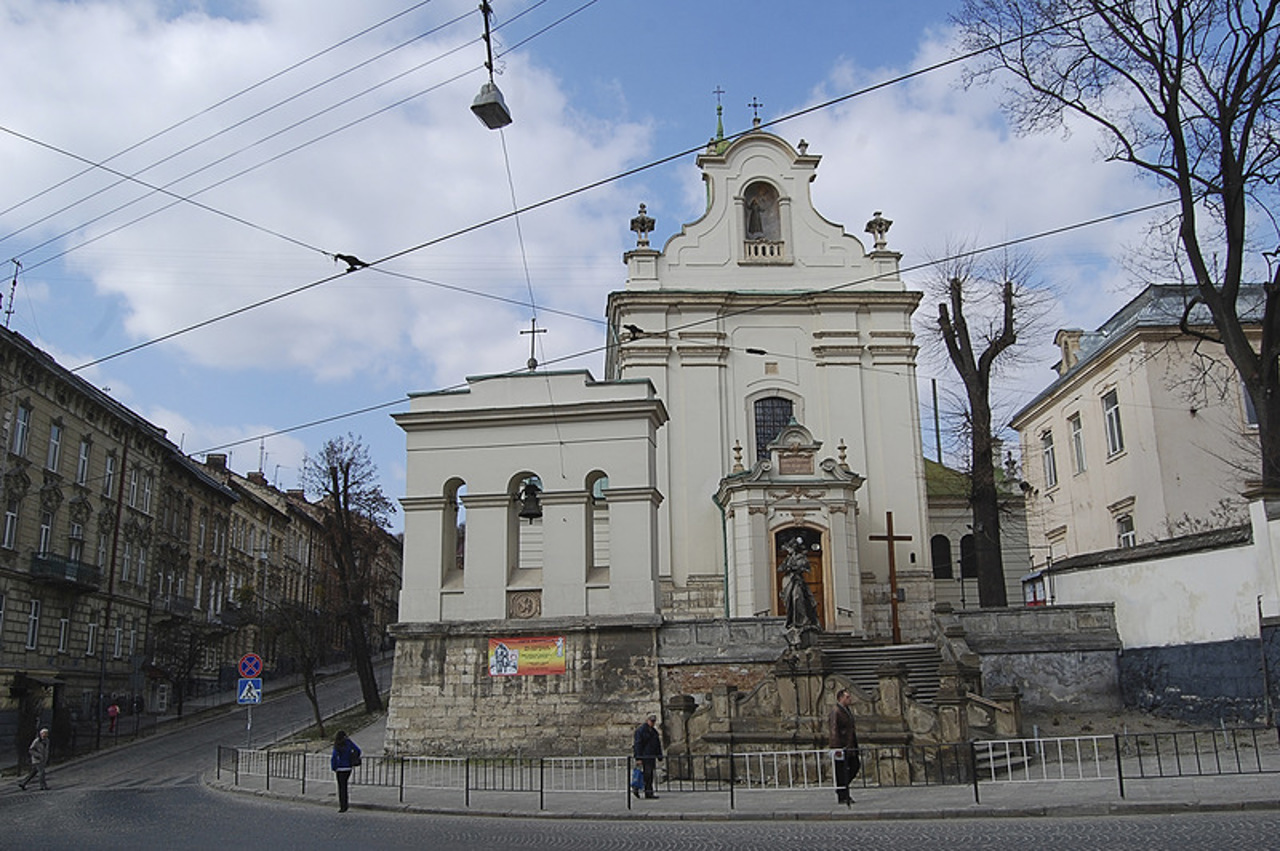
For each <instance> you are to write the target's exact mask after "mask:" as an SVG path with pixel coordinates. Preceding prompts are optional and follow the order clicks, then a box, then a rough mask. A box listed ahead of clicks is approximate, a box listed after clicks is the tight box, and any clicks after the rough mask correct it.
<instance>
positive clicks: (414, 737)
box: [387, 617, 786, 756]
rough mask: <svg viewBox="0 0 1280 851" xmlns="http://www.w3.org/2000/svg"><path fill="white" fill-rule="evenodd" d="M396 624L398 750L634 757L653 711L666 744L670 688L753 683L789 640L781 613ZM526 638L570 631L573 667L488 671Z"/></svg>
mask: <svg viewBox="0 0 1280 851" xmlns="http://www.w3.org/2000/svg"><path fill="white" fill-rule="evenodd" d="M394 633H395V635H396V659H395V671H394V673H393V675H392V686H391V705H390V708H389V710H388V715H387V752H388V753H390V754H394V755H420V754H425V755H431V756H437V755H444V754H448V755H461V756H514V755H517V754H520V755H525V756H539V755H541V756H562V755H577V754H587V755H593V756H594V755H605V754H626V753H629V752H630V748H631V736H632V733H633V731H634V730H635V728H636V726H637V725H638V724H639V723H640V722H641V720H642V719H643V718H644V717H645V716H646V715H648V714H649V713H650V712H656V713H658V714H659V717H660V718H661V719H662V723H661V724H660V729H661V730H662V732H663V734H664V736H665V737H668V742H669V737H670V735H671V731H672V730H673V729H675V727H674V725H673V724H672V719H671V718H670V717H669V715H670V712H669V711H668V710H667V709H666V705H665V703H666V698H667V697H669V696H672V695H691V696H693V697H694V699H695V701H696V702H697V703H698V704H702V703H704V702H705V701H707V700H709V699H710V696H711V694H712V693H713V692H715V691H716V690H717V689H718V688H724V687H728V688H731V689H733V690H735V691H742V692H746V691H750V690H751V689H753V688H756V687H757V686H758V685H759V684H760V683H762V682H763V681H765V680H766V679H767V678H768V677H769V676H770V671H771V666H772V665H773V664H774V663H775V662H776V661H777V659H778V658H779V656H780V655H781V654H782V653H783V652H784V651H785V649H786V640H785V638H784V636H783V619H781V618H742V619H735V620H724V619H719V620H700V621H688V620H683V621H671V622H666V623H663V622H662V620H661V619H660V618H658V617H648V618H646V617H635V618H614V619H603V618H594V619H580V618H565V619H541V620H538V621H486V622H477V623H452V624H400V625H397V626H396V627H395V628H394ZM520 636H525V637H535V636H536V637H545V636H557V637H563V638H564V639H565V673H564V674H556V675H539V676H519V677H495V676H490V675H489V670H488V646H489V639H490V638H502V637H508V638H515V637H520Z"/></svg>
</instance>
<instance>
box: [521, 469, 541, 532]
mask: <svg viewBox="0 0 1280 851" xmlns="http://www.w3.org/2000/svg"><path fill="white" fill-rule="evenodd" d="M541 492H542V489H541V488H539V487H538V485H537V484H536V483H535V482H534V481H533V480H532V479H530V480H529V481H527V482H525V483H524V486H523V487H521V488H520V517H522V518H527V519H528V520H529V522H530V523H532V522H533V521H534V520H536V519H538V518H539V517H541V516H542V503H541V502H540V501H539V500H538V494H539V493H541Z"/></svg>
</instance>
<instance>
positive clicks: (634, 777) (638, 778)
mask: <svg viewBox="0 0 1280 851" xmlns="http://www.w3.org/2000/svg"><path fill="white" fill-rule="evenodd" d="M631 788H632V789H643V788H644V769H643V768H641V767H640V766H638V765H637V766H636V767H635V768H633V769H631Z"/></svg>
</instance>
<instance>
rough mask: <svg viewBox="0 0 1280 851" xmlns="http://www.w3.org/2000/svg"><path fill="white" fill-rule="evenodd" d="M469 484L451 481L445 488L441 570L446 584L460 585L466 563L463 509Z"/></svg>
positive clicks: (461, 481) (465, 524) (464, 514)
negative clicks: (463, 500)
mask: <svg viewBox="0 0 1280 851" xmlns="http://www.w3.org/2000/svg"><path fill="white" fill-rule="evenodd" d="M466 491H467V483H466V482H464V481H463V480H462V479H450V480H449V481H448V483H447V484H445V487H444V509H443V510H442V511H441V518H440V523H441V529H440V568H441V571H440V572H441V576H442V579H443V580H444V584H445V585H446V586H448V585H460V584H461V583H462V571H463V567H464V566H465V563H466V551H467V546H466V543H467V520H466V512H465V510H464V509H463V507H462V497H463V496H464V495H465V494H466Z"/></svg>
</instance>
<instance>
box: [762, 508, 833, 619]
mask: <svg viewBox="0 0 1280 851" xmlns="http://www.w3.org/2000/svg"><path fill="white" fill-rule="evenodd" d="M796 538H799V539H801V540H802V541H804V547H805V555H807V556H808V557H809V572H808V573H807V574H806V575H805V584H806V585H808V586H809V590H810V591H812V592H813V599H814V601H815V602H816V603H817V604H818V606H817V608H818V625H819V626H821V627H822V628H823V629H826V628H827V602H826V596H825V584H824V582H823V574H824V571H823V565H822V562H823V559H822V532H821V531H820V530H818V529H810V528H808V527H807V526H788V527H787V528H786V529H779V530H778V531H777V532H775V533H774V535H773V613H774V614H775V615H783V614H786V611H785V610H784V609H783V608H782V580H783V577H782V575H781V574H780V573H778V565H780V564H782V561H783V559H785V558H786V557H787V551H786V550H784V549H783V548H782V545H783V544H785V543H787V542H789V541H793V540H795V539H796Z"/></svg>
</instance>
